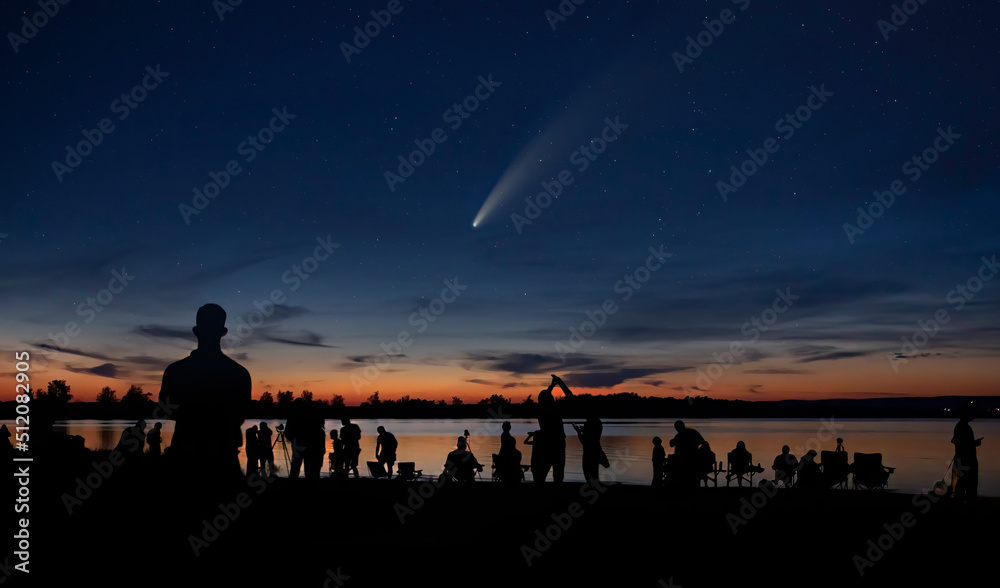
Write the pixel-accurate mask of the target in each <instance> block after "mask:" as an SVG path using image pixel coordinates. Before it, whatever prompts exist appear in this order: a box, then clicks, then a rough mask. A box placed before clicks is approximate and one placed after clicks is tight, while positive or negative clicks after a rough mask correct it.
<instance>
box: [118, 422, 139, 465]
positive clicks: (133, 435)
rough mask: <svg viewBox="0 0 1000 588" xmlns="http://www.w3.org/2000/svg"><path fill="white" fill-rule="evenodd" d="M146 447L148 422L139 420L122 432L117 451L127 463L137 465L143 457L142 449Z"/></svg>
mask: <svg viewBox="0 0 1000 588" xmlns="http://www.w3.org/2000/svg"><path fill="white" fill-rule="evenodd" d="M145 446H146V421H145V420H143V419H139V420H137V421H136V422H135V424H134V425H132V426H131V427H126V428H125V430H123V431H122V435H121V437H120V438H119V439H118V444H117V445H116V446H115V451H117V452H119V453H121V454H122V455H123V456H124V457H125V462H126V463H136V462H137V461H138V460H139V458H141V457H142V449H143V447H145Z"/></svg>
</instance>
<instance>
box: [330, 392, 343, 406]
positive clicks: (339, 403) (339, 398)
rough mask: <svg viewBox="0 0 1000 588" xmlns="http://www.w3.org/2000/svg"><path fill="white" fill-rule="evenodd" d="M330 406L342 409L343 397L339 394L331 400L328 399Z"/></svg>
mask: <svg viewBox="0 0 1000 588" xmlns="http://www.w3.org/2000/svg"><path fill="white" fill-rule="evenodd" d="M330 406H332V407H333V408H344V397H343V396H341V395H340V394H334V395H333V398H331V399H330Z"/></svg>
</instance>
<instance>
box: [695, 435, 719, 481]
mask: <svg viewBox="0 0 1000 588" xmlns="http://www.w3.org/2000/svg"><path fill="white" fill-rule="evenodd" d="M714 471H715V452H714V451H712V448H711V447H710V446H709V444H708V441H705V444H704V445H702V446H701V448H700V449H698V473H699V474H701V475H702V476H707V475H708V474H711V473H712V472H714Z"/></svg>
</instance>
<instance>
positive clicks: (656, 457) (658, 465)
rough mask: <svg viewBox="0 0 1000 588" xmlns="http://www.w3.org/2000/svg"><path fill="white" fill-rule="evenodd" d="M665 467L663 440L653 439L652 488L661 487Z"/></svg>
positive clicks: (665, 454) (665, 455)
mask: <svg viewBox="0 0 1000 588" xmlns="http://www.w3.org/2000/svg"><path fill="white" fill-rule="evenodd" d="M666 467H667V451H666V450H665V449H664V448H663V439H660V438H659V437H653V487H655V488H659V487H661V486H663V474H664V472H665V470H666Z"/></svg>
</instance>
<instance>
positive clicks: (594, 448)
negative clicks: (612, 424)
mask: <svg viewBox="0 0 1000 588" xmlns="http://www.w3.org/2000/svg"><path fill="white" fill-rule="evenodd" d="M573 429H575V430H576V435H577V437H578V438H579V439H580V444H581V445H583V478H584V480H586V481H587V482H589V483H593V484H596V483H597V482H600V479H601V478H600V474H599V468H598V466H604V467H606V468H607V467H611V464H610V463H609V462H608V456H607V455H606V454H605V453H604V449H603V448H601V435H602V434H603V433H604V424H603V423H601V419H599V418H597V417H594V416H591V417H587V420H586V422H584V424H583V426H580V425H575V424H574V425H573Z"/></svg>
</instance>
